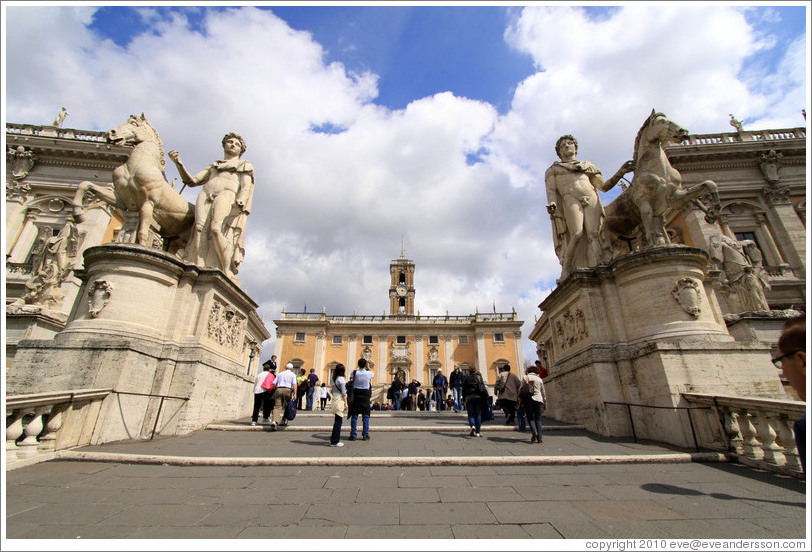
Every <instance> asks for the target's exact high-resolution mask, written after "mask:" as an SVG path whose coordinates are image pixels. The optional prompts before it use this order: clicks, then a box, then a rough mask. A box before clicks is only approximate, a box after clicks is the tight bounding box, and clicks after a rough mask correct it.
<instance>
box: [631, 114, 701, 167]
mask: <svg viewBox="0 0 812 552" xmlns="http://www.w3.org/2000/svg"><path fill="white" fill-rule="evenodd" d="M686 138H688V131H687V130H685V129H684V128H682V127H681V126H679V125H678V124H677V123H675V122H674V121H672V120H671V119H669V118H668V117H666V116H665V114H664V113H659V112H657V111H656V110H654V109H652V110H651V115H649V116H648V119H646V122H645V123H643V126H642V127H640V130H639V131H638V132H637V138H636V139H635V141H634V159H635V160H636V159H637V156H638V153H639V152H640V148H641V147H642V146H644V144H662V145H666V144H671V143H676V144H678V143H680V142H682V141H683V140H685V139H686Z"/></svg>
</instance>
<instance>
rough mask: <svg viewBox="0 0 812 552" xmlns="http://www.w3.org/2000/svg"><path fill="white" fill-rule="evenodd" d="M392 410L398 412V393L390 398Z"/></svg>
mask: <svg viewBox="0 0 812 552" xmlns="http://www.w3.org/2000/svg"><path fill="white" fill-rule="evenodd" d="M392 410H400V393H395V396H394V397H393V398H392Z"/></svg>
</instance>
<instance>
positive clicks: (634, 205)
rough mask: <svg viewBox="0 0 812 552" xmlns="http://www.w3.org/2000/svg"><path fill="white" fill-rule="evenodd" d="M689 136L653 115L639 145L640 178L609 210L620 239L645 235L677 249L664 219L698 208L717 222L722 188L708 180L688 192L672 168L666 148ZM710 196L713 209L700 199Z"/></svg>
mask: <svg viewBox="0 0 812 552" xmlns="http://www.w3.org/2000/svg"><path fill="white" fill-rule="evenodd" d="M687 136H688V131H687V130H685V129H684V128H682V127H681V126H679V125H677V124H676V123H674V122H673V121H671V120H670V119H668V117H666V116H665V115H664V114H663V113H659V112H657V111H656V110H654V109H652V110H651V115H649V117H648V119H646V121H645V122H644V123H643V126H642V127H640V130H639V131H638V133H637V137H636V138H635V141H634V157H633V160H634V177H633V178H632V182H631V184H630V186H629V188H628V190H626V191H625V192H624V193H623V194H621V195H620V196H619V197H618V198H617V199H616V200H615V201H613V202H612V203H610V204H609V205H608V206H607V208H606V220H605V224H606V227H607V229H608V230H609V231H610V232H611V233H613V234H615V235H616V236H620V237H626V238H628V237H631V236H633V235H634V234H636V233H637V232H639V231H642V235H643V238H644V239H645V244H646V245H647V246H654V245H667V244H669V243H671V240H670V238H669V237H668V233H667V232H666V230H665V222H664V216H665V213H666V211H668V210H669V209H681V208H682V207H684V206H685V205H687V204H688V203H692V204H693V205H695V206H696V207H698V208H699V209H700V210H701V211H703V212H704V213H705V221H706V222H708V223H709V224H713V223H714V222H716V220H717V218H718V216H719V210H720V209H721V204H720V203H719V193H718V190H717V186H716V183H715V182H713V181H711V180H706V181H704V182H702V183H701V184H697V185H696V186H693V187H691V188H688V189H685V188H683V187H682V176H681V175H680V173H679V171H677V170H676V169H675V168H674V167H672V166H671V163H670V162H669V160H668V157H667V156H666V154H665V150H664V149H663V147H664V146H665V145H668V144H669V143H679V142H682V141H683V140H685V138H686V137H687ZM704 196H709V199H707V200H706V201H709V203H710V206H706V205H705V204H704V203H703V201H702V200H701V199H700V198H703V199H704Z"/></svg>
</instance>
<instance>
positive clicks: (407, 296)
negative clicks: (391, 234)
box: [389, 249, 414, 316]
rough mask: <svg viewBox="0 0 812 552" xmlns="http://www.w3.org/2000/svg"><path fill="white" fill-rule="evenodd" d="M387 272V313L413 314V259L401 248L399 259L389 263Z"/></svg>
mask: <svg viewBox="0 0 812 552" xmlns="http://www.w3.org/2000/svg"><path fill="white" fill-rule="evenodd" d="M389 274H390V276H391V279H392V281H391V282H390V285H389V314H394V315H406V316H414V261H410V260H409V259H407V258H406V255H405V253H404V252H403V249H401V250H400V259H395V260H393V261H392V262H391V263H389Z"/></svg>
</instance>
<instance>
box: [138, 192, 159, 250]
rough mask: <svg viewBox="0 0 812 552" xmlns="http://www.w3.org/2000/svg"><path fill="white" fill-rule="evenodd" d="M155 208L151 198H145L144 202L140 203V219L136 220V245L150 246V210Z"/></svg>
mask: <svg viewBox="0 0 812 552" xmlns="http://www.w3.org/2000/svg"><path fill="white" fill-rule="evenodd" d="M154 210H155V203H153V202H152V201H151V200H149V199H146V200H145V201H144V203H143V204H142V205H141V209H140V214H141V217H140V220H139V221H138V239H137V241H136V243H137V244H138V245H145V246H147V247H151V246H152V243H151V242H150V239H149V229H150V227H151V226H152V212H153V211H154Z"/></svg>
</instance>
